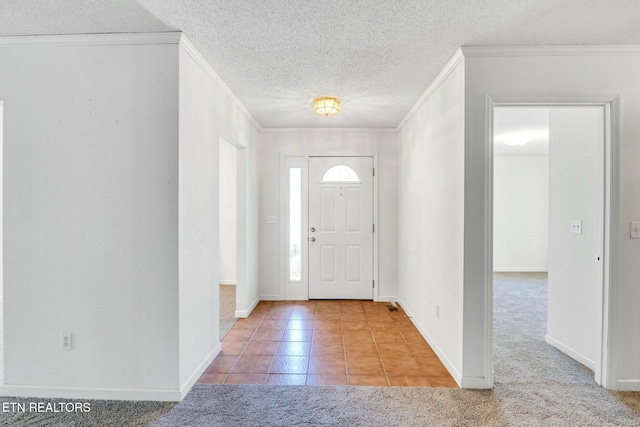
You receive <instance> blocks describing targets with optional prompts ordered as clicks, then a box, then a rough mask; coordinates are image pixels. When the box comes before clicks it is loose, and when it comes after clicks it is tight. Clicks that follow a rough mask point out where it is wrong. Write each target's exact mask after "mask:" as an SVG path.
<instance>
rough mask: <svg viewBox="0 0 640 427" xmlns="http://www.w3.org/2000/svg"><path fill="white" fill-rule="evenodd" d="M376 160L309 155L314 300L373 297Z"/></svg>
mask: <svg viewBox="0 0 640 427" xmlns="http://www.w3.org/2000/svg"><path fill="white" fill-rule="evenodd" d="M373 227H374V225H373V158H372V157H310V158H309V230H308V231H309V233H308V236H309V298H310V299H366V300H371V299H373V232H374V228H373Z"/></svg>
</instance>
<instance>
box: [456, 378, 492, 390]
mask: <svg viewBox="0 0 640 427" xmlns="http://www.w3.org/2000/svg"><path fill="white" fill-rule="evenodd" d="M460 387H462V388H467V389H474V390H486V389H488V388H489V387H487V379H486V378H485V377H462V380H461V381H460Z"/></svg>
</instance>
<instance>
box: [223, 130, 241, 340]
mask: <svg viewBox="0 0 640 427" xmlns="http://www.w3.org/2000/svg"><path fill="white" fill-rule="evenodd" d="M245 151H246V150H245V149H244V147H243V146H242V145H240V144H239V143H238V142H237V141H235V140H233V139H231V138H220V142H219V188H218V201H219V209H218V211H219V216H218V222H219V230H218V232H219V251H218V253H219V260H218V261H219V265H220V280H219V282H220V283H219V284H218V285H219V287H220V339H222V338H223V337H224V336H225V335H226V334H227V333H228V332H229V330H230V329H231V328H232V327H233V325H234V324H235V322H236V319H237V318H238V317H246V315H244V316H243V313H244V311H245V310H244V309H245V308H246V307H247V303H246V301H244V299H245V298H244V296H245V295H246V289H245V287H246V250H247V248H246V158H245V156H246V153H245Z"/></svg>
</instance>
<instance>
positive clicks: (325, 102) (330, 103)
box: [313, 96, 340, 116]
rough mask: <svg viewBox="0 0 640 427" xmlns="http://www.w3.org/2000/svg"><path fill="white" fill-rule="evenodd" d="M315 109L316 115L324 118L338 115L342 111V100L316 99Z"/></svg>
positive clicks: (314, 102)
mask: <svg viewBox="0 0 640 427" xmlns="http://www.w3.org/2000/svg"><path fill="white" fill-rule="evenodd" d="M313 108H314V109H315V111H316V113H318V114H321V115H323V116H331V115H333V114H337V113H338V111H340V100H339V99H338V98H333V97H330V96H323V97H322V98H316V99H314V100H313Z"/></svg>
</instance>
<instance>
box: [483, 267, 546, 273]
mask: <svg viewBox="0 0 640 427" xmlns="http://www.w3.org/2000/svg"><path fill="white" fill-rule="evenodd" d="M493 272H494V273H547V272H548V269H547V268H538V267H531V268H529V267H519V268H512V267H504V268H503V267H494V269H493Z"/></svg>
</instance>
